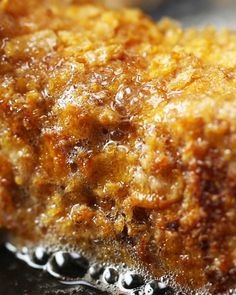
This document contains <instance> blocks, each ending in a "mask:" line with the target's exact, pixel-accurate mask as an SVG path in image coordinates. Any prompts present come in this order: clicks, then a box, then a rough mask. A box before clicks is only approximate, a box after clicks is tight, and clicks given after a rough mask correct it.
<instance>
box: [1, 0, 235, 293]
mask: <svg viewBox="0 0 236 295" xmlns="http://www.w3.org/2000/svg"><path fill="white" fill-rule="evenodd" d="M70 2H71V1H60V2H59V0H57V1H56V0H55V1H53V0H52V1H49V0H48V1H47V0H44V1H36V0H29V1H27V6H25V4H24V3H23V1H17V0H9V1H8V0H3V1H0V226H1V227H2V228H5V229H8V230H9V231H10V232H12V233H14V235H15V236H16V237H18V238H19V239H21V240H23V241H26V242H27V241H28V242H33V243H37V242H39V241H42V240H48V239H49V238H50V239H51V240H52V239H53V238H54V239H55V240H56V241H59V242H60V243H61V245H65V244H73V245H77V246H79V247H80V248H81V249H83V250H85V251H87V252H89V253H93V255H96V256H97V257H98V258H102V259H103V260H112V261H122V262H124V261H125V262H126V263H127V264H128V265H134V264H135V261H138V263H139V264H140V265H142V266H143V267H146V269H148V270H149V271H150V272H151V274H152V275H153V276H156V277H159V276H161V275H163V274H166V273H172V274H173V275H174V277H175V279H176V281H177V282H179V283H180V284H182V285H184V286H188V287H190V288H192V289H194V290H195V289H197V288H201V287H203V286H205V285H206V284H207V283H210V284H211V286H210V291H209V292H210V293H212V294H215V293H216V292H217V291H218V290H221V291H222V292H226V289H227V288H229V287H233V286H235V282H236V277H235V276H236V275H235V274H236V250H235V249H236V186H235V184H236V181H235V180H236V34H235V33H234V32H231V31H230V30H226V29H225V30H221V31H216V30H215V29H214V28H213V27H207V28H204V29H194V28H189V29H186V30H183V29H182V28H181V27H180V26H179V25H178V24H177V23H175V22H173V21H170V20H168V19H162V20H161V21H159V22H158V23H155V22H153V21H152V20H151V19H149V18H148V17H147V16H145V15H144V14H143V13H142V12H140V11H139V10H129V9H123V10H118V11H113V10H108V9H105V8H103V7H101V6H96V5H92V4H90V5H89V4H80V5H79V4H71V3H70ZM121 245H122V247H121ZM130 249H131V250H130ZM108 253H109V254H108ZM117 253H119V254H118V255H117Z"/></svg>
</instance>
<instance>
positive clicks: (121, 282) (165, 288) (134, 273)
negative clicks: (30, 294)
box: [6, 243, 196, 295]
mask: <svg viewBox="0 0 236 295" xmlns="http://www.w3.org/2000/svg"><path fill="white" fill-rule="evenodd" d="M6 248H7V249H8V250H9V251H11V252H13V253H14V254H15V255H16V257H17V258H19V259H21V260H23V261H25V262H26V263H27V264H28V265H29V266H31V267H33V268H37V269H42V270H44V271H46V272H48V273H49V274H50V275H51V276H53V277H55V278H57V279H58V280H59V281H60V282H61V283H62V284H66V285H71V286H76V285H78V286H79V285H87V286H89V287H90V288H93V289H95V290H96V289H97V290H98V289H99V290H102V291H107V292H109V293H111V294H128V295H187V294H191V293H192V292H191V293H190V292H189V291H186V290H180V287H179V286H177V285H175V284H174V283H171V284H170V282H169V277H168V275H167V276H166V277H162V278H161V279H160V280H156V279H151V278H150V277H149V276H148V275H145V274H144V273H143V272H142V271H141V270H137V269H136V270H131V269H128V268H127V266H126V265H124V264H122V265H112V264H107V263H99V262H94V261H93V262H92V263H91V262H90V261H89V260H88V259H87V258H86V257H85V256H84V255H82V254H81V253H79V252H75V251H50V250H48V249H47V248H45V247H43V246H39V247H36V248H34V249H30V248H26V247H23V248H22V249H20V250H19V249H17V248H16V247H15V246H13V245H12V244H10V243H6ZM192 294H193V293H192ZM195 294H196V293H195Z"/></svg>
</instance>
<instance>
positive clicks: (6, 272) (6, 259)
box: [0, 246, 109, 295]
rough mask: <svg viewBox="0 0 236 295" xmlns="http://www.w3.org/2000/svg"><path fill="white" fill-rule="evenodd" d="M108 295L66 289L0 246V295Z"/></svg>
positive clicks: (88, 290)
mask: <svg viewBox="0 0 236 295" xmlns="http://www.w3.org/2000/svg"><path fill="white" fill-rule="evenodd" d="M54 294H55V295H65V294H80V295H109V294H108V293H105V292H101V291H99V290H94V289H90V288H88V287H85V286H77V287H68V286H65V285H62V284H60V283H58V282H57V280H56V279H54V278H51V277H50V276H49V275H48V274H46V273H45V272H43V271H42V270H36V269H32V268H30V267H29V266H28V265H27V264H26V263H25V262H23V261H20V260H18V259H15V257H14V255H13V254H12V253H10V252H8V251H7V250H6V249H5V248H4V247H3V246H0V295H54Z"/></svg>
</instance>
